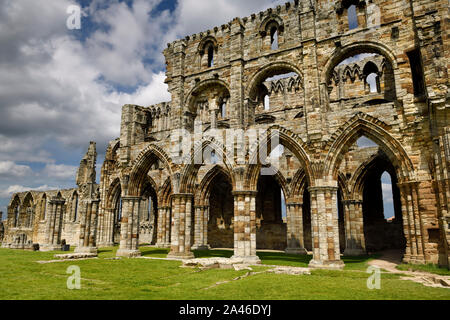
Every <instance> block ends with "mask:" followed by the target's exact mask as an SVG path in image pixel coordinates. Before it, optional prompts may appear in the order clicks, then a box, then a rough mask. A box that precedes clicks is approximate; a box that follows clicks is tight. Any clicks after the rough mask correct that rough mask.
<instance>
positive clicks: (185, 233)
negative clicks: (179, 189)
mask: <svg viewBox="0 0 450 320" xmlns="http://www.w3.org/2000/svg"><path fill="white" fill-rule="evenodd" d="M171 197H172V215H173V216H172V241H171V247H170V253H169V255H168V256H167V257H168V258H172V259H192V258H194V254H193V253H192V252H191V227H192V226H191V224H192V220H191V219H192V200H193V195H192V194H174V195H172V196H171Z"/></svg>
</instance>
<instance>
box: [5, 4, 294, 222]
mask: <svg viewBox="0 0 450 320" xmlns="http://www.w3.org/2000/svg"><path fill="white" fill-rule="evenodd" d="M285 2H286V0H282V1H279V0H248V1H241V0H177V1H175V0H169V1H161V0H122V1H120V0H90V1H89V0H78V1H73V0H70V1H69V0H45V1H36V0H3V1H1V3H0V70H2V72H0V141H1V143H0V211H3V212H4V213H5V214H6V207H7V204H8V202H9V199H10V197H11V195H12V194H13V193H14V192H21V191H27V190H30V189H34V190H47V189H61V188H71V187H75V173H76V169H77V167H78V164H79V162H80V160H81V158H82V156H83V155H84V153H85V152H86V150H87V148H88V146H89V142H90V141H96V142H97V152H98V153H99V157H98V160H97V172H99V171H100V168H101V164H102V161H103V158H104V154H105V150H106V147H107V144H108V142H109V141H111V140H114V139H115V138H117V137H118V136H119V130H120V116H121V106H122V105H124V104H128V103H131V104H138V105H144V106H148V105H152V104H155V103H159V102H162V101H170V95H169V93H168V92H167V86H166V85H165V84H164V79H165V75H164V71H165V63H164V57H163V55H162V50H163V49H164V48H165V47H166V45H167V43H169V42H172V41H174V40H176V39H178V38H183V37H185V36H186V35H189V34H194V33H198V32H200V31H204V30H207V29H210V28H212V27H214V26H216V25H221V24H224V23H226V22H228V21H231V20H232V19H233V18H234V17H245V16H248V15H250V14H251V13H254V12H260V11H262V10H265V9H267V8H269V7H274V6H276V5H279V4H283V3H285ZM71 5H78V6H80V7H81V8H82V12H83V17H82V20H81V29H80V30H69V29H68V28H67V26H66V25H67V24H66V22H67V19H68V18H69V15H68V14H67V9H68V7H69V6H71Z"/></svg>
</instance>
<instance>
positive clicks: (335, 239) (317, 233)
mask: <svg viewBox="0 0 450 320" xmlns="http://www.w3.org/2000/svg"><path fill="white" fill-rule="evenodd" d="M337 191H338V188H337V187H332V186H323V187H311V188H309V192H310V195H311V231H312V240H313V243H312V245H313V260H311V262H310V263H309V266H310V267H312V268H322V269H342V268H343V267H344V263H343V262H342V260H341V257H340V249H339V223H338V208H337Z"/></svg>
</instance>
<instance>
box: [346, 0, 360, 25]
mask: <svg viewBox="0 0 450 320" xmlns="http://www.w3.org/2000/svg"><path fill="white" fill-rule="evenodd" d="M347 16H348V27H349V29H350V30H353V29H356V28H358V14H357V13H356V6H355V5H354V4H352V5H351V6H350V7H348V9H347Z"/></svg>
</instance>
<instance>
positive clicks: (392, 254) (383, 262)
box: [369, 250, 450, 289]
mask: <svg viewBox="0 0 450 320" xmlns="http://www.w3.org/2000/svg"><path fill="white" fill-rule="evenodd" d="M401 260H402V253H401V252H399V251H396V250H389V251H384V252H381V257H380V258H378V259H375V260H372V261H370V262H369V265H371V266H376V267H378V268H381V269H384V270H386V271H388V272H391V273H397V274H402V275H405V277H401V278H400V279H401V280H410V281H414V282H417V283H421V284H423V285H424V286H427V287H435V288H447V289H450V276H440V275H436V274H433V273H429V272H424V271H402V270H398V269H397V268H396V267H397V266H398V265H399V264H400V263H401Z"/></svg>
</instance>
